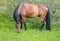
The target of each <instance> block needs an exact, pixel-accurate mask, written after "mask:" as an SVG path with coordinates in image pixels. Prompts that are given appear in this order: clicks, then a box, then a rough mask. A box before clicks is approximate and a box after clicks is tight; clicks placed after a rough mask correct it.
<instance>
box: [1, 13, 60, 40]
mask: <svg viewBox="0 0 60 41" xmlns="http://www.w3.org/2000/svg"><path fill="white" fill-rule="evenodd" d="M37 20H38V22H37ZM51 21H52V20H51ZM26 24H27V31H25V30H24V28H23V29H21V32H20V33H17V31H16V28H15V22H14V20H13V18H12V16H10V15H9V14H4V13H1V12H0V41H60V28H59V27H60V26H59V22H58V21H57V22H56V21H53V22H51V29H52V30H51V31H46V27H44V28H43V30H42V32H40V31H39V25H40V21H39V18H34V19H27V23H26Z"/></svg>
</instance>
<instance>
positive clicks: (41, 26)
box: [40, 15, 45, 30]
mask: <svg viewBox="0 0 60 41" xmlns="http://www.w3.org/2000/svg"><path fill="white" fill-rule="evenodd" d="M44 21H45V15H42V16H41V24H40V30H42V28H43V27H44Z"/></svg>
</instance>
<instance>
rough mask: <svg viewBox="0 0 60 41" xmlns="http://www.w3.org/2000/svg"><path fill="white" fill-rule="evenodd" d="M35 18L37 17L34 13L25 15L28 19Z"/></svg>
mask: <svg viewBox="0 0 60 41" xmlns="http://www.w3.org/2000/svg"><path fill="white" fill-rule="evenodd" d="M37 16H38V14H35V13H34V14H29V15H27V17H28V18H34V17H37Z"/></svg>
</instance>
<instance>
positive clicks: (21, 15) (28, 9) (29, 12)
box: [13, 3, 51, 32]
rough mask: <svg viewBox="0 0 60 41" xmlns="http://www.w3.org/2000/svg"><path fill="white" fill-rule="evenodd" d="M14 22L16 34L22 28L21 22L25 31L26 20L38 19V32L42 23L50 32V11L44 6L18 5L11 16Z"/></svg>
mask: <svg viewBox="0 0 60 41" xmlns="http://www.w3.org/2000/svg"><path fill="white" fill-rule="evenodd" d="M13 17H14V20H15V21H16V28H17V32H20V28H22V21H23V23H24V27H25V30H26V18H34V17H40V19H41V25H40V30H42V28H43V26H44V21H46V29H47V30H50V29H51V28H50V9H49V7H48V6H46V5H44V4H27V3H21V4H19V5H18V6H17V7H16V9H15V11H14V14H13Z"/></svg>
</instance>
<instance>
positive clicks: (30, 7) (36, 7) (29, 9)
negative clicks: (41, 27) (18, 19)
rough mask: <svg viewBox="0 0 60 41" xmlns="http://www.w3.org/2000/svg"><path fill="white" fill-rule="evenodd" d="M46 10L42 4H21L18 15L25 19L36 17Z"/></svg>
mask: <svg viewBox="0 0 60 41" xmlns="http://www.w3.org/2000/svg"><path fill="white" fill-rule="evenodd" d="M47 10H48V8H47V6H46V5H43V4H26V3H25V4H21V5H20V14H21V15H24V16H27V17H36V16H38V15H39V14H40V13H45V12H47Z"/></svg>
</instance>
